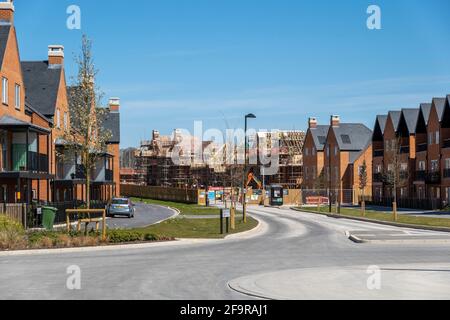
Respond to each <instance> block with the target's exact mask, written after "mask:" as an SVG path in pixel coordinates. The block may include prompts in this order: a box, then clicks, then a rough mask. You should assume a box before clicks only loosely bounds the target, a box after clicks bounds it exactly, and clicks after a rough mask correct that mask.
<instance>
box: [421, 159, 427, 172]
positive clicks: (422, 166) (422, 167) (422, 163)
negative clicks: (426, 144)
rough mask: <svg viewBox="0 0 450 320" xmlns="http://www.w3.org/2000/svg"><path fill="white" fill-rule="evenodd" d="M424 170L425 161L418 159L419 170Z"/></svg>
mask: <svg viewBox="0 0 450 320" xmlns="http://www.w3.org/2000/svg"><path fill="white" fill-rule="evenodd" d="M425 170H426V164H425V161H419V171H425Z"/></svg>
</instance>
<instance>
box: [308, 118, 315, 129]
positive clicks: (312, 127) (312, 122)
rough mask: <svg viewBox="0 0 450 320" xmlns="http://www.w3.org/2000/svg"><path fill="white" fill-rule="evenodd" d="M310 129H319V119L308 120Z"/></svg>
mask: <svg viewBox="0 0 450 320" xmlns="http://www.w3.org/2000/svg"><path fill="white" fill-rule="evenodd" d="M308 127H309V129H315V128H317V119H316V118H309V120H308Z"/></svg>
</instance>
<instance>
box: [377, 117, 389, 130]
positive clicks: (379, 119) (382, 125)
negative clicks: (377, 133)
mask: <svg viewBox="0 0 450 320" xmlns="http://www.w3.org/2000/svg"><path fill="white" fill-rule="evenodd" d="M387 119H388V116H387V115H378V116H377V122H378V125H379V126H380V130H381V133H382V134H384V129H386V123H387Z"/></svg>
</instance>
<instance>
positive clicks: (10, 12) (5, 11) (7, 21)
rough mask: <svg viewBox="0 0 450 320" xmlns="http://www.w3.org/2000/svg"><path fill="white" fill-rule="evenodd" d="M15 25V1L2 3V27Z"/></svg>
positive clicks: (0, 11)
mask: <svg viewBox="0 0 450 320" xmlns="http://www.w3.org/2000/svg"><path fill="white" fill-rule="evenodd" d="M13 24H14V4H13V0H7V1H2V2H0V25H13Z"/></svg>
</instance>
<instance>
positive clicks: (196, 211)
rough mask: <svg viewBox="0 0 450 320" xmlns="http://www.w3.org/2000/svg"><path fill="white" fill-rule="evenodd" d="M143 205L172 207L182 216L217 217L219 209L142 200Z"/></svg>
mask: <svg viewBox="0 0 450 320" xmlns="http://www.w3.org/2000/svg"><path fill="white" fill-rule="evenodd" d="M132 201H133V202H140V201H141V199H139V198H132ZM143 202H144V203H148V204H156V205H161V206H165V207H172V208H174V209H178V210H180V213H181V214H182V215H200V216H201V215H219V214H220V209H218V208H206V207H202V206H199V205H196V204H186V203H178V202H170V201H160V200H151V199H143Z"/></svg>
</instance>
